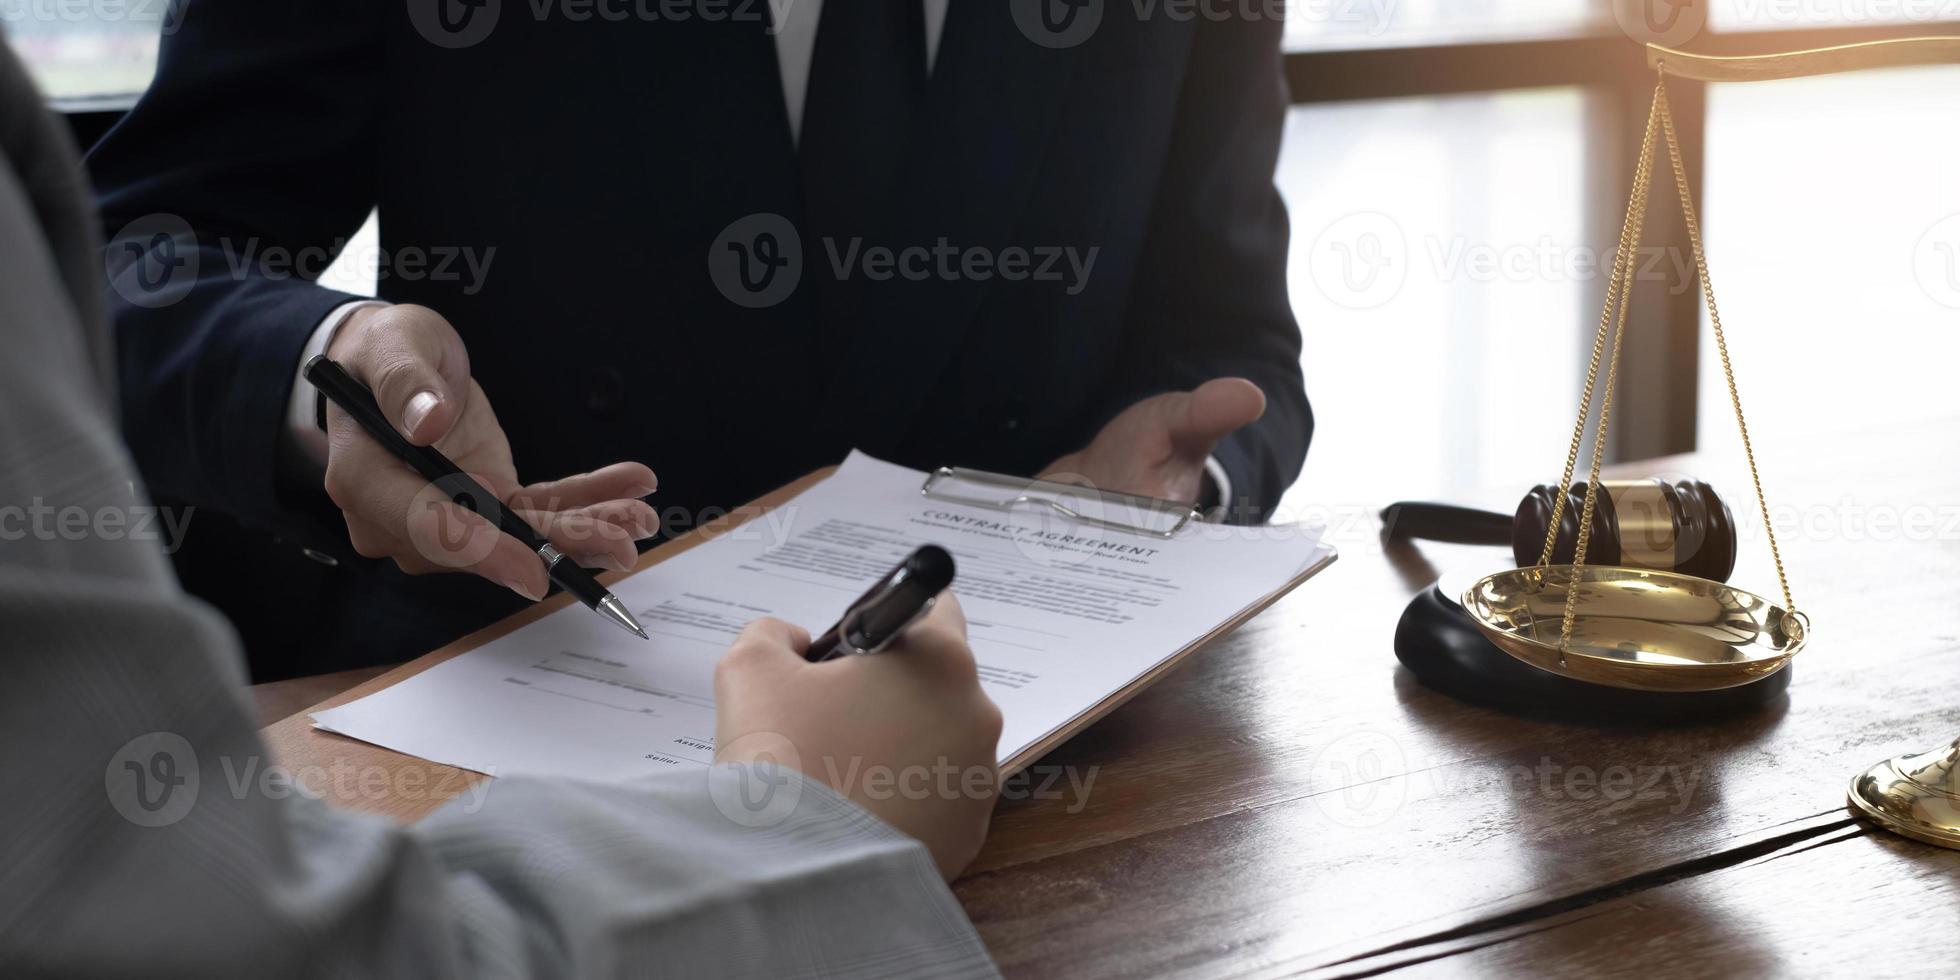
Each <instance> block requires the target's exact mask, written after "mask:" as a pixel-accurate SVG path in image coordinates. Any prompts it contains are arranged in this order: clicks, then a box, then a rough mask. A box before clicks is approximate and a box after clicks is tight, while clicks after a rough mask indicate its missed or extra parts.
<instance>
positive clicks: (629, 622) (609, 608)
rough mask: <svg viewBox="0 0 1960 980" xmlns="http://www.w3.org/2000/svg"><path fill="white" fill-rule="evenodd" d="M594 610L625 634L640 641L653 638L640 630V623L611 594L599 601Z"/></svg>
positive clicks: (624, 605)
mask: <svg viewBox="0 0 1960 980" xmlns="http://www.w3.org/2000/svg"><path fill="white" fill-rule="evenodd" d="M594 608H595V609H597V610H598V611H599V614H600V615H602V616H604V617H606V618H607V619H610V620H612V621H613V622H614V623H617V624H619V628H620V629H623V630H625V631H626V632H628V633H631V634H633V635H634V636H637V637H639V638H640V639H642V640H651V639H653V637H651V636H648V635H647V631H646V630H645V629H642V628H641V627H640V621H639V620H637V619H634V618H633V614H632V613H630V612H627V611H626V604H625V603H623V602H620V601H619V599H618V597H616V596H614V595H613V594H612V593H610V592H609V593H607V594H606V597H605V598H604V599H600V600H599V604H598V605H597V606H595V607H594Z"/></svg>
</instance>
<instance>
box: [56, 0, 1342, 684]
mask: <svg viewBox="0 0 1960 980" xmlns="http://www.w3.org/2000/svg"><path fill="white" fill-rule="evenodd" d="M1225 10H1226V8H1218V9H1215V10H1214V9H1212V8H1199V9H1195V10H1194V9H1188V8H1181V7H1176V6H1173V5H1150V6H1135V5H1128V4H1116V3H1103V2H1100V0H1086V2H1076V3H1057V2H1054V0H951V2H950V3H949V2H948V0H888V2H872V0H853V2H843V0H830V2H825V3H821V4H819V3H818V2H817V0H799V2H795V3H765V2H763V0H753V2H749V0H734V2H728V3H720V2H717V3H698V4H690V3H651V2H635V0H596V2H592V0H576V2H574V0H526V2H506V0H474V2H465V0H408V2H407V3H399V2H386V3H384V2H380V0H351V2H350V0H341V2H336V3H327V2H324V0H288V2H279V3H268V2H265V0H195V2H194V3H192V4H190V5H189V6H188V7H187V8H185V9H184V10H183V11H182V14H181V17H180V19H179V22H178V23H177V24H176V25H175V28H176V29H175V30H174V31H173V32H170V33H168V34H167V36H166V38H165V41H164V46H163V53H162V59H161V63H160V66H159V70H158V74H157V78H156V81H155V83H154V85H153V86H152V87H151V89H150V91H149V92H148V93H147V94H146V95H145V96H144V98H143V100H142V101H141V102H140V103H139V104H138V105H137V107H136V108H135V110H133V111H132V112H131V113H130V114H129V116H128V117H127V118H126V119H124V120H123V121H122V122H121V124H119V125H118V126H117V127H116V128H115V129H114V130H113V131H112V132H111V133H110V134H109V135H108V136H107V137H106V138H105V139H104V141H103V142H102V144H101V145H99V146H98V147H97V148H96V150H95V151H94V153H93V154H92V156H91V158H90V166H91V169H92V170H93V173H94V176H95V179H96V181H97V184H98V186H99V188H100V190H101V204H102V210H103V220H104V224H105V227H106V228H107V230H108V232H109V237H110V239H111V240H110V242H109V245H108V252H107V260H108V264H109V268H110V271H111V273H112V280H113V282H112V284H113V286H114V290H115V292H116V294H117V297H118V299H117V302H118V309H117V321H118V330H119V340H120V345H121V365H122V367H121V372H122V387H123V392H124V402H123V408H124V414H125V422H126V425H127V430H128V434H129V436H130V439H131V441H132V442H133V443H134V446H135V450H136V453H137V457H138V460H139V462H140V463H141V465H142V467H143V470H144V473H145V476H146V478H147V480H148V482H149V484H150V485H151V487H152V488H153V489H154V490H155V491H156V492H158V493H159V494H162V495H167V496H169V497H172V498H175V499H178V500H182V501H186V502H189V503H192V504H195V505H198V506H201V507H203V508H205V509H206V511H207V512H208V511H210V510H216V511H219V512H221V513H222V514H225V515H229V516H230V517H231V518H235V519H236V520H237V522H238V523H239V525H240V528H239V529H238V530H235V531H234V530H232V529H231V528H230V525H229V523H228V522H227V521H213V520H211V519H208V518H207V519H206V521H205V527H206V528H208V529H209V530H203V531H201V530H200V528H199V527H198V526H196V525H193V526H192V528H191V529H190V531H189V533H188V534H187V539H186V541H185V542H183V544H184V551H183V552H182V553H181V554H180V556H179V557H180V567H184V568H185V569H186V576H187V578H188V579H189V580H190V581H191V582H192V583H193V584H194V585H196V584H199V583H200V582H202V583H204V584H203V585H202V591H204V592H205V593H206V594H208V595H210V596H211V597H212V598H213V599H214V600H215V601H217V602H219V603H220V604H221V605H224V606H226V607H227V612H228V613H230V614H231V615H232V616H233V618H234V619H235V620H237V621H239V622H241V624H242V626H243V628H244V630H245V632H246V634H247V639H248V645H249V646H250V647H251V649H252V652H253V654H254V659H255V668H256V669H257V670H259V671H260V672H261V673H262V674H271V673H278V672H283V671H285V670H291V669H297V668H299V667H301V666H303V667H304V668H305V669H321V668H324V667H328V666H334V665H336V661H335V660H334V659H333V657H332V655H331V654H330V653H329V651H341V652H342V654H343V656H345V657H347V658H354V659H361V660H370V661H378V660H382V659H387V658H394V657H405V656H409V655H413V654H415V653H419V652H421V651H423V650H425V649H428V648H429V647H430V646H432V645H435V644H436V643H439V642H441V641H442V640H444V639H447V638H449V637H452V636H454V635H456V634H458V633H460V632H462V631H463V630H465V629H467V628H469V627H472V626H475V625H480V624H481V623H483V622H485V621H487V620H488V619H490V618H493V617H495V616H498V615H501V614H503V613H504V612H506V611H507V608H508V603H504V602H495V601H486V600H487V597H488V595H489V594H490V592H491V591H492V590H488V589H485V588H483V587H482V586H481V584H480V583H475V582H472V581H470V580H469V578H468V577H467V576H433V577H424V578H421V579H416V580H413V581H410V580H408V579H405V578H403V576H402V574H401V572H402V571H407V572H411V573H413V572H421V571H431V570H438V569H445V568H461V569H465V570H469V571H474V572H476V573H477V574H478V575H481V576H483V577H485V578H489V579H491V580H492V581H495V582H498V583H500V584H503V585H505V586H508V587H509V589H510V590H511V592H514V593H517V594H519V595H522V596H526V597H532V598H535V597H536V596H537V595H539V594H541V593H542V591H543V589H544V588H545V580H544V576H543V573H542V570H541V568H540V567H539V563H538V562H537V561H536V560H535V559H534V558H533V557H532V556H530V555H528V554H527V553H525V552H524V551H523V549H522V548H521V546H518V545H517V544H516V543H515V542H514V541H511V540H509V539H503V540H501V541H494V540H492V539H495V538H496V536H495V535H482V534H474V535H470V534H466V535H463V536H462V537H461V538H458V539H457V541H451V540H450V537H452V536H453V535H452V532H454V531H455V530H456V528H455V526H453V525H457V524H461V525H463V526H464V528H465V530H468V524H467V522H468V520H469V518H468V517H467V515H459V514H456V513H453V512H450V511H445V510H444V509H443V508H442V507H441V505H440V504H437V505H436V506H435V507H433V508H431V507H425V506H422V504H423V503H426V501H422V502H418V500H417V496H418V494H421V495H423V496H424V497H426V496H427V495H428V492H427V489H426V488H425V487H424V486H423V485H422V484H421V482H420V481H419V480H418V479H417V478H415V477H414V476H413V474H412V473H411V472H410V471H409V470H407V469H406V468H404V467H402V466H401V465H400V464H399V463H397V462H395V461H394V460H393V459H391V458H389V457H388V456H386V454H384V453H383V452H382V451H381V450H380V449H379V447H377V446H376V445H375V444H374V443H372V442H371V441H370V440H368V439H366V438H365V437H364V436H362V435H361V434H360V433H359V432H358V431H357V430H355V429H354V427H353V426H352V425H351V424H350V423H349V421H348V420H347V419H346V418H345V417H344V416H343V415H341V414H340V413H339V412H338V411H337V410H333V411H327V412H323V413H322V416H323V418H324V421H325V428H326V430H327V431H326V433H325V434H324V437H323V436H322V434H321V433H320V432H319V431H318V430H317V429H316V428H315V427H314V425H313V411H314V405H315V403H314V401H313V399H312V397H311V393H310V392H308V391H307V390H306V389H305V386H304V385H303V384H296V372H297V370H298V368H299V365H300V364H301V363H302V361H303V360H304V359H305V357H307V356H308V355H310V354H311V353H314V352H319V351H324V352H326V353H329V354H330V355H332V356H333V357H334V358H335V359H336V360H340V361H341V362H343V363H344V364H346V365H347V366H348V368H349V369H350V371H352V372H353V373H354V374H355V375H356V376H357V377H360V378H362V379H363V380H365V381H367V382H368V383H369V384H370V385H371V386H373V387H374V388H375V389H376V392H377V396H378V397H379V399H380V400H381V402H382V404H383V407H384V409H386V410H387V411H388V412H389V413H390V415H391V417H393V418H395V419H397V420H398V422H399V424H400V425H401V427H402V429H403V431H404V432H405V433H407V434H409V435H410V437H411V438H412V439H413V440H414V441H417V442H421V443H431V442H433V443H434V444H435V445H437V446H439V447H440V448H442V449H443V450H444V451H445V452H447V453H448V454H449V455H451V456H452V457H455V458H457V459H458V460H459V462H461V463H462V465H463V466H464V467H465V468H467V469H469V470H471V471H472V472H474V473H477V474H479V475H480V476H483V477H486V478H488V479H489V481H490V483H491V485H492V486H493V488H494V489H495V490H497V491H498V492H499V493H500V494H502V495H504V496H505V497H506V499H507V500H509V501H511V502H512V503H513V504H514V505H515V506H518V507H520V508H522V509H524V510H525V511H527V512H528V513H529V515H530V516H531V517H532V518H533V519H534V521H535V522H536V523H539V524H544V525H549V527H550V531H551V535H552V537H553V539H554V541H557V542H558V543H559V544H560V546H561V550H566V551H567V553H568V554H573V555H575V556H578V557H580V558H581V560H583V561H585V562H587V563H589V564H599V565H608V564H610V565H617V564H621V563H624V562H627V561H630V560H631V557H632V547H631V541H632V540H633V539H635V538H644V537H646V536H648V535H650V534H652V533H653V531H654V525H655V523H656V516H657V518H658V522H659V523H660V524H662V525H664V527H665V529H666V530H667V531H669V532H672V531H679V530H685V529H686V527H687V526H688V525H690V524H692V523H694V522H695V521H697V520H700V519H702V518H703V517H710V516H713V514H714V513H716V512H717V511H716V509H717V508H724V507H728V506H733V505H736V504H739V503H741V502H743V501H745V500H747V499H750V498H752V497H754V496H756V495H757V494H759V493H761V492H763V491H766V490H768V489H769V488H771V487H773V486H776V485H778V484H781V483H783V482H785V481H786V480H788V479H790V478H793V477H795V476H797V475H799V474H801V473H804V472H806V471H808V470H810V469H812V468H814V467H817V466H820V465H824V464H827V463H833V462H835V461H837V460H838V459H839V458H841V457H842V456H843V454H844V453H845V452H846V450H848V449H849V448H851V447H853V446H856V447H859V448H862V449H864V450H866V451H867V452H870V453H872V454H874V455H877V456H881V457H884V458H888V459H891V460H894V461H897V462H902V463H906V464H910V465H913V466H918V467H928V466H934V465H939V464H942V463H957V464H961V465H967V466H973V467H980V468H987V469H994V470H1000V471H1006V472H1017V473H1034V472H1050V473H1067V474H1071V475H1073V476H1075V477H1077V478H1080V479H1085V480H1087V481H1089V482H1092V483H1094V484H1096V485H1098V486H1101V487H1105V488H1110V489H1118V490H1126V491H1132V492H1138V493H1146V494H1152V495H1158V496H1166V497H1173V498H1182V499H1186V500H1197V499H1201V498H1203V499H1204V502H1206V503H1208V504H1216V505H1221V506H1223V507H1224V509H1225V513H1226V514H1227V515H1228V516H1229V517H1231V518H1234V519H1239V520H1253V519H1257V518H1258V517H1259V515H1261V514H1262V513H1263V512H1264V511H1265V510H1266V509H1267V508H1269V507H1270V506H1271V505H1272V504H1273V503H1274V502H1276V500H1277V499H1278V497H1279V495H1280V493H1281V492H1282V491H1283V490H1284V489H1285V487H1286V486H1287V484H1288V483H1290V482H1291V480H1292V479H1293V477H1294V476H1295V475H1296V474H1297V473H1298V470H1299V467H1300V464H1301V461H1302V458H1303V456H1304V454H1305V451H1306V445H1307V440H1308V438H1309V435H1310V433H1311V428H1312V419H1311V415H1310V413H1309V410H1308V407H1307V402H1306V396H1305V393H1304V391H1303V389H1302V387H1301V382H1300V374H1299V367H1298V358H1299V331H1298V328H1297V327H1296V326H1295V324H1294V322H1293V320H1292V316H1291V313H1290V311H1289V309H1288V305H1287V297H1286V284H1285V258H1286V218H1285V213H1284V211H1283V208H1282V206H1281V203H1280V200H1279V197H1278V195H1277V193H1276V191H1275V189H1274V187H1273V184H1272V171H1273V167H1274V162H1275V158H1276V155H1277V149H1278V142H1279V131H1280V125H1281V119H1282V115H1283V112H1284V107H1285V103H1286V99H1285V93H1284V85H1283V81H1282V76H1281V63H1280V54H1279V37H1280V32H1281V28H1282V24H1281V20H1280V6H1279V5H1278V4H1273V5H1270V6H1268V7H1265V8H1260V7H1258V5H1246V6H1234V7H1232V8H1230V10H1229V13H1227V12H1225ZM371 208H378V209H379V213H380V221H381V236H382V241H381V251H382V255H381V256H380V257H379V258H380V261H379V262H378V263H377V264H378V275H379V282H380V294H381V297H382V299H383V300H385V301H386V304H363V303H360V302H358V301H357V298H356V297H350V296H346V295H343V294H340V293H336V292H334V291H332V290H328V289H325V288H322V287H320V286H318V285H316V284H315V283H314V282H313V281H312V279H313V278H315V277H317V275H318V274H319V272H320V271H321V269H322V268H323V267H324V266H325V264H326V262H327V259H328V257H329V256H330V255H331V254H332V252H333V251H334V250H335V249H337V248H338V247H339V245H340V243H341V242H342V241H343V240H344V238H345V236H347V235H348V234H350V233H351V232H352V231H353V230H354V229H355V228H356V227H358V226H359V225H360V223H361V221H362V219H363V218H364V216H365V215H366V214H367V213H368V211H369V210H370V209H371ZM491 398H494V399H495V406H496V411H495V412H494V414H493V413H492V411H491V401H490V399H491ZM622 459H624V460H632V461H636V462H626V463H617V462H615V461H617V460H622ZM637 461H645V462H648V463H652V464H654V465H655V466H657V467H658V469H659V471H660V478H659V481H658V490H659V492H658V494H657V496H655V497H654V498H653V499H654V501H655V502H656V503H658V505H659V507H660V513H659V514H658V515H655V514H654V513H653V511H652V508H650V507H649V506H648V505H647V504H646V503H645V502H643V501H641V500H640V499H638V498H640V497H642V496H644V495H646V494H648V493H650V492H652V491H653V490H654V484H655V481H654V477H653V474H652V472H651V471H649V470H648V468H647V467H646V466H645V465H642V464H641V463H640V462H637ZM520 463H521V465H522V467H523V470H524V472H525V473H527V474H531V475H539V474H543V475H554V476H555V475H560V474H568V473H577V474H581V475H579V476H574V477H570V478H567V479H562V480H558V481H556V482H553V483H549V484H539V485H533V486H531V487H528V488H527V487H523V486H522V485H521V481H520V480H519V479H518V476H517V473H518V464H520ZM323 485H324V487H325V489H326V491H327V492H326V493H325V494H322V493H321V488H322V486H323ZM329 500H331V503H329ZM336 505H337V506H338V508H339V511H340V514H339V515H338V516H339V521H336V520H335V514H334V511H333V507H334V506H336ZM340 522H344V525H345V530H344V531H343V530H342V529H341V528H340V527H339V526H336V525H337V524H338V523H340ZM214 525H215V526H214ZM458 541H467V542H468V543H467V544H466V545H458V543H457V542H458ZM486 542H487V543H486ZM350 544H351V546H352V549H353V550H354V551H355V552H358V553H359V555H361V556H365V558H364V559H361V558H355V557H354V556H353V555H350V554H347V553H346V552H347V550H348V546H349V545H350ZM301 545H303V546H305V548H306V550H307V553H308V554H312V555H314V556H316V557H318V558H319V559H322V561H323V562H332V563H333V565H332V567H327V566H326V565H325V564H321V565H318V566H312V567H309V565H310V563H308V562H306V561H304V560H303V559H299V558H298V557H297V556H298V555H299V554H300V553H301V548H300V547H299V546H301ZM378 558H389V559H393V560H394V561H393V564H394V565H398V566H399V568H400V570H399V571H398V570H397V569H396V568H394V567H389V563H387V562H379V561H374V560H372V559H378ZM506 598H508V597H506ZM343 662H352V661H351V659H349V660H346V661H343Z"/></svg>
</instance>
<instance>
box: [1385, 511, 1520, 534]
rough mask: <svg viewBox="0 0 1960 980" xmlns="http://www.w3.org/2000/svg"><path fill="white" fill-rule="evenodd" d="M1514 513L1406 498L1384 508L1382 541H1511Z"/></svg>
mask: <svg viewBox="0 0 1960 980" xmlns="http://www.w3.org/2000/svg"><path fill="white" fill-rule="evenodd" d="M1511 524H1512V517H1511V515H1510V514H1499V513H1497V512H1495V511H1489V510H1477V509H1476V508H1474V507H1458V506H1456V505H1454V504H1423V503H1414V502H1410V501H1404V502H1402V503H1398V504H1389V505H1388V506H1387V507H1385V508H1383V509H1382V541H1383V543H1387V542H1389V541H1395V540H1407V539H1411V538H1420V539H1422V540H1425V541H1447V542H1450V543H1452V544H1510V543H1511Z"/></svg>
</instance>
